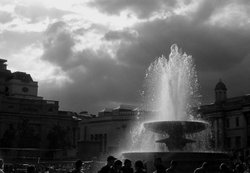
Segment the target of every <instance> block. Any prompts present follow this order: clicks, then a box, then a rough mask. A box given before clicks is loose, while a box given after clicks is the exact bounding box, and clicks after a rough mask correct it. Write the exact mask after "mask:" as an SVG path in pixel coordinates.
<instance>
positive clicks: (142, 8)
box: [88, 0, 188, 18]
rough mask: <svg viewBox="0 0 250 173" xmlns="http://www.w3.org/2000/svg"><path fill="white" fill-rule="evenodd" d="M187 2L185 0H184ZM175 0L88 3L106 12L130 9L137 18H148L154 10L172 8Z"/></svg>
mask: <svg viewBox="0 0 250 173" xmlns="http://www.w3.org/2000/svg"><path fill="white" fill-rule="evenodd" d="M185 1H186V2H188V1H187V0H185ZM177 2H178V1H175V0H166V1H165V0H155V1H151V0H120V1H116V0H94V1H91V2H89V3H88V4H89V5H90V6H91V7H96V8H98V9H99V10H101V11H102V12H105V13H108V14H113V15H114V14H116V15H117V14H120V13H121V12H122V11H126V10H129V11H132V12H134V13H135V14H136V15H137V16H138V17H139V18H148V17H149V16H150V15H152V14H153V13H154V12H158V11H162V10H166V9H168V10H169V9H172V8H173V7H175V6H176V5H177V4H178V3H177Z"/></svg>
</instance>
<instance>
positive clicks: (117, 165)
mask: <svg viewBox="0 0 250 173" xmlns="http://www.w3.org/2000/svg"><path fill="white" fill-rule="evenodd" d="M114 173H122V161H120V160H116V161H115V162H114Z"/></svg>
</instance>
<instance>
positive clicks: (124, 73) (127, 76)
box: [42, 22, 144, 112]
mask: <svg viewBox="0 0 250 173" xmlns="http://www.w3.org/2000/svg"><path fill="white" fill-rule="evenodd" d="M74 41H75V40H74V38H73V37H72V35H71V33H70V32H69V31H68V30H67V25H66V24H65V23H63V22H57V23H54V24H52V25H51V26H50V27H49V28H48V29H47V31H46V32H45V39H44V43H43V44H44V54H43V56H42V58H43V59H44V60H46V61H48V62H50V63H53V64H55V65H56V66H59V67H61V69H62V70H63V71H64V72H66V73H67V75H68V77H69V78H70V79H71V80H72V81H73V82H72V83H70V84H67V85H64V86H63V87H62V88H60V89H61V90H62V91H60V100H61V105H62V106H63V107H64V108H67V109H72V108H73V109H74V110H78V111H80V109H79V108H82V109H87V110H90V111H92V112H96V111H97V110H101V109H102V108H103V107H106V106H107V105H108V104H109V103H112V104H114V103H131V102H135V100H136V99H137V98H138V95H139V88H138V87H137V86H139V85H141V81H140V80H138V78H143V73H144V72H143V71H142V70H141V69H138V68H130V67H127V66H123V65H121V64H119V63H118V62H117V60H115V59H112V58H111V57H110V56H109V55H108V54H107V52H105V51H104V50H97V51H94V50H91V49H84V50H82V51H79V52H73V51H72V47H73V46H74ZM44 87H45V88H46V86H43V88H44ZM136 88H138V89H136ZM60 89H58V88H53V87H50V92H51V93H49V94H48V93H47V94H48V95H49V96H50V98H51V97H53V96H54V97H55V98H57V97H56V95H57V94H59V93H58V91H59V90H60ZM47 94H46V95H47ZM113 106H114V105H113Z"/></svg>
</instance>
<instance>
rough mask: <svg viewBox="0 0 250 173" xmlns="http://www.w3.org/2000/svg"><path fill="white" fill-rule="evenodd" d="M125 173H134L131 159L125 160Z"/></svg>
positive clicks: (123, 169) (123, 168)
mask: <svg viewBox="0 0 250 173" xmlns="http://www.w3.org/2000/svg"><path fill="white" fill-rule="evenodd" d="M122 172H123V173H134V170H133V168H132V162H131V160H129V159H125V160H124V165H123V167H122Z"/></svg>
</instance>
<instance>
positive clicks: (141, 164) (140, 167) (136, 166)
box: [135, 160, 143, 170]
mask: <svg viewBox="0 0 250 173" xmlns="http://www.w3.org/2000/svg"><path fill="white" fill-rule="evenodd" d="M135 169H136V170H140V169H143V163H142V161H141V160H137V161H136V162H135Z"/></svg>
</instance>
